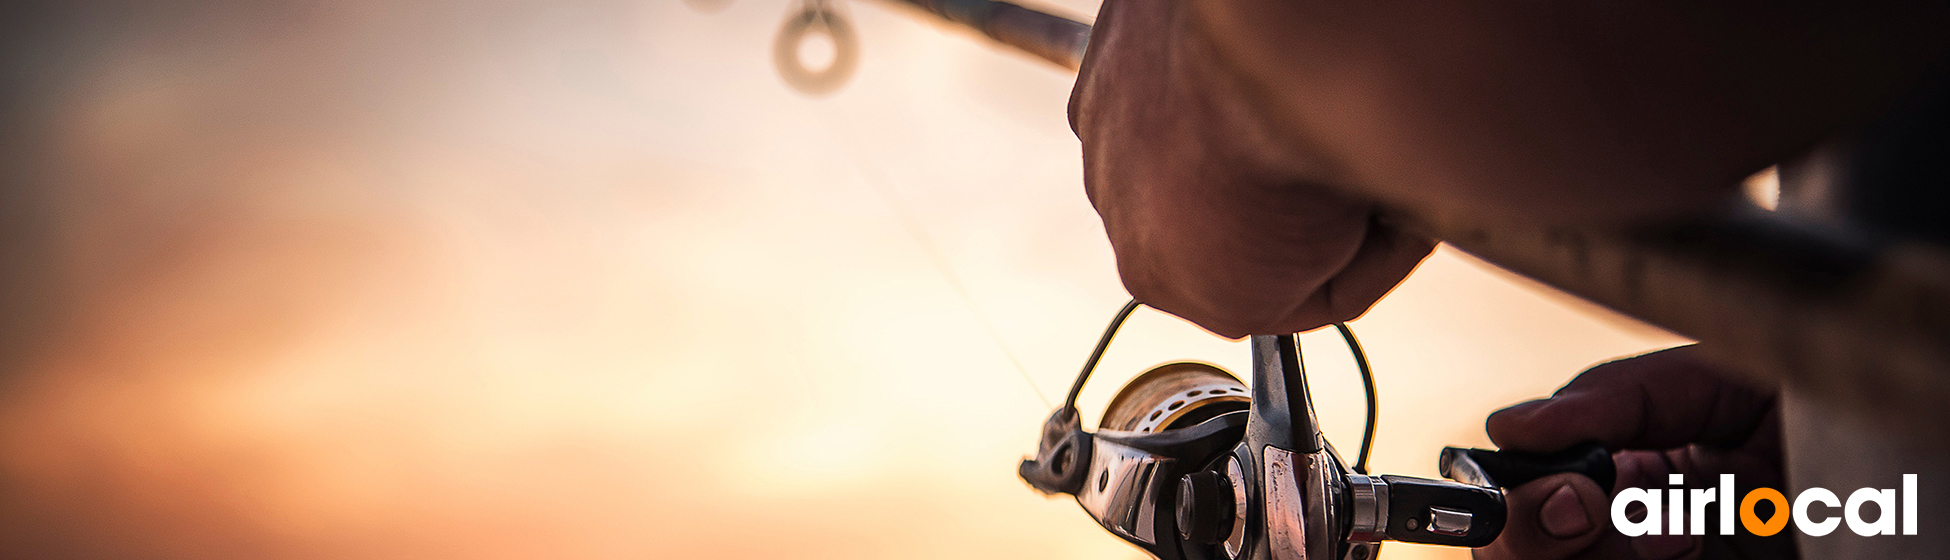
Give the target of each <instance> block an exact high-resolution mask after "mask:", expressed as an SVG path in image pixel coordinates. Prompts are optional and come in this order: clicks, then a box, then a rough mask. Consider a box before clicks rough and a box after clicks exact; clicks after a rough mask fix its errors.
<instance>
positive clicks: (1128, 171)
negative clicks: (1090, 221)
mask: <svg viewBox="0 0 1950 560" xmlns="http://www.w3.org/2000/svg"><path fill="white" fill-rule="evenodd" d="M1945 22H1950V8H1945V7H1944V6H1941V5H1939V4H1936V3H1918V2H1868V3H1837V2H1799V3H1792V2H1791V3H1786V4H1780V5H1775V4H1769V5H1767V6H1765V7H1760V6H1755V5H1750V4H1748V3H1736V2H1717V1H1707V2H1626V3H1618V2H1600V3H1588V2H1554V3H1544V4H1532V3H1509V2H1357V3H1346V2H1316V1H1307V0H1299V1H1294V0H1107V1H1105V2H1104V4H1103V10H1102V12H1101V13H1100V14H1099V17H1098V19H1097V21H1096V24H1095V26H1094V29H1093V31H1092V36H1091V45H1090V50H1089V52H1088V54H1087V55H1086V56H1085V59H1084V61H1083V68H1082V70H1081V73H1080V74H1079V79H1078V81H1077V86H1076V90H1075V93H1074V95H1073V96H1072V98H1071V105H1070V117H1071V124H1072V126H1073V127H1074V128H1075V129H1076V132H1077V136H1078V137H1079V138H1080V139H1082V140H1083V147H1084V164H1085V166H1084V180H1085V183H1086V186H1087V188H1088V192H1089V194H1090V199H1091V202H1092V203H1093V204H1094V205H1095V206H1096V208H1097V211H1098V213H1099V214H1101V215H1102V216H1103V220H1104V227H1105V229H1106V230H1107V231H1108V232H1109V234H1110V240H1111V244H1112V246H1113V248H1114V249H1115V250H1116V252H1117V261H1118V269H1119V272H1120V273H1122V275H1123V278H1124V283H1125V286H1126V287H1127V288H1129V289H1130V291H1131V293H1132V294H1133V295H1135V296H1136V297H1137V298H1138V299H1139V300H1140V301H1143V302H1145V303H1148V304H1151V305H1152V306H1154V307H1157V308H1159V309H1163V310H1165V311H1169V312H1172V313H1174V314H1177V315H1179V316H1182V317H1185V318H1187V319H1190V320H1192V321H1193V322H1195V323H1198V324H1199V325H1201V326H1204V327H1206V328H1208V329H1211V330H1213V331H1215V332H1218V333H1219V334H1222V335H1226V336H1241V335H1246V334H1254V333H1259V334H1275V333H1288V332H1296V331H1302V330H1307V329H1310V328H1314V327H1318V326H1321V325H1324V324H1327V323H1330V322H1334V321H1339V320H1345V319H1349V318H1352V317H1355V316H1357V315H1360V314H1361V313H1362V312H1364V311H1365V310H1366V309H1367V307H1368V306H1369V305H1370V304H1371V303H1373V302H1374V301H1375V300H1376V299H1377V298H1379V297H1380V296H1381V295H1382V294H1384V293H1386V292H1387V291H1388V290H1389V289H1391V288H1393V287H1394V285H1395V284H1396V283H1398V282H1399V281H1400V280H1401V279H1402V277H1403V276H1405V275H1406V274H1407V273H1408V272H1409V271H1410V270H1411V269H1413V268H1414V266H1415V264H1416V263H1417V262H1419V259H1421V258H1422V257H1423V256H1425V255H1426V254H1427V252H1428V251H1429V249H1430V247H1431V246H1432V243H1431V242H1430V240H1427V239H1421V238H1416V237H1413V236H1409V235H1404V234H1402V233H1401V232H1399V231H1395V230H1393V229H1390V228H1389V227H1387V226H1384V225H1381V224H1379V223H1377V222H1376V220H1374V218H1373V216H1374V213H1375V212H1374V206H1373V205H1374V204H1375V203H1376V201H1379V202H1380V203H1383V204H1386V205H1388V206H1389V208H1391V209H1394V210H1398V211H1405V212H1409V213H1414V214H1418V215H1425V216H1439V215H1462V216H1468V217H1470V218H1471V219H1473V220H1478V221H1493V220H1498V219H1508V220H1519V221H1523V222H1526V223H1554V224H1575V225H1578V226H1584V227H1606V226H1618V225H1621V224H1628V223H1632V222H1636V221H1644V220H1657V219H1667V218H1671V217H1673V216H1677V215H1683V214H1686V213H1692V212H1700V211H1705V210H1707V209H1711V208H1715V207H1717V206H1718V205H1720V204H1723V203H1724V202H1725V201H1726V200H1727V199H1728V198H1729V197H1731V196H1733V195H1734V193H1736V192H1737V188H1738V185H1739V184H1740V181H1741V179H1742V178H1744V177H1746V176H1748V175H1750V174H1752V173H1754V172H1756V171H1759V170H1761V169H1762V168H1764V167H1766V166H1768V165H1770V164H1774V163H1777V162H1780V161H1783V160H1784V159H1787V158H1790V157H1792V156H1794V155H1795V154H1797V153H1799V152H1801V151H1802V150H1805V149H1806V148H1808V147H1810V146H1812V145H1814V144H1815V143H1816V142H1817V141H1819V140H1820V139H1821V138H1823V137H1826V136H1828V135H1831V134H1834V133H1835V132H1836V131H1839V130H1845V129H1847V128H1848V127H1851V126H1854V125H1856V124H1859V123H1861V122H1863V121H1864V120H1866V119H1869V118H1873V117H1874V116H1876V115H1878V114H1880V113H1881V111H1883V110H1884V108H1885V107H1886V106H1887V105H1888V104H1889V103H1891V102H1892V100H1895V99H1897V98H1899V97H1900V96H1901V95H1903V94H1904V92H1906V91H1907V90H1908V89H1909V88H1910V87H1911V86H1912V85H1913V84H1914V83H1916V82H1917V81H1918V80H1919V79H1920V77H1921V76H1923V75H1924V74H1925V73H1926V72H1928V71H1930V69H1932V68H1937V67H1939V65H1938V64H1937V61H1938V60H1939V59H1940V58H1941V57H1943V56H1945V54H1946V53H1950V34H1945V33H1942V32H1941V30H1942V28H1943V26H1944V24H1945Z"/></svg>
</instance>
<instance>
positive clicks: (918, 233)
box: [825, 122, 1051, 408]
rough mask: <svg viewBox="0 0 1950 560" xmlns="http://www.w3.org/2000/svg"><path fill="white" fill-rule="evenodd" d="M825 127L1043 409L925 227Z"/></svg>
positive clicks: (1025, 371) (1039, 392)
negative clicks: (1014, 369)
mask: <svg viewBox="0 0 1950 560" xmlns="http://www.w3.org/2000/svg"><path fill="white" fill-rule="evenodd" d="M825 124H826V134H827V136H830V137H832V138H833V139H834V144H836V145H838V146H841V148H840V151H841V152H844V153H845V154H846V158H847V161H848V162H849V163H852V164H853V168H854V170H856V171H858V172H859V173H860V176H861V178H863V179H865V180H866V183H867V185H868V188H870V189H872V190H873V192H874V195H876V196H878V197H880V201H881V203H882V204H886V205H887V208H888V209H890V210H892V211H893V212H894V216H895V219H896V220H897V221H899V222H900V224H901V229H904V230H907V235H908V237H911V238H913V240H914V244H915V245H918V246H920V248H921V253H922V254H924V255H927V258H928V262H929V263H931V264H933V265H934V269H935V272H937V273H940V274H941V279H942V280H943V281H945V282H947V283H948V288H949V289H950V290H953V291H954V292H955V295H956V296H957V297H959V298H960V299H961V302H962V305H963V306H965V307H967V308H968V313H969V315H972V316H974V318H975V323H976V324H978V325H980V326H981V328H982V332H983V333H985V334H987V335H988V338H989V341H990V342H992V343H994V344H995V348H996V349H997V350H1000V351H1002V355H1003V357H1006V358H1008V360H1009V364H1010V365H1013V366H1015V368H1016V375H1017V376H1019V377H1021V378H1022V381H1023V383H1027V384H1029V390H1030V391H1031V392H1033V393H1035V394H1036V400H1039V401H1042V403H1043V406H1044V407H1045V408H1047V407H1049V406H1051V405H1050V402H1049V396H1047V395H1044V394H1043V389H1042V387H1038V386H1037V385H1036V380H1035V379H1034V378H1032V377H1030V376H1029V368H1028V367H1024V366H1023V365H1022V360H1021V359H1020V358H1017V357H1016V353H1015V352H1014V351H1013V350H1010V349H1009V343H1008V341H1005V340H1003V338H1002V331H1001V329H998V328H996V326H995V321H993V320H991V319H990V318H989V316H988V314H987V313H984V312H982V307H981V306H980V305H976V304H975V296H974V295H972V294H971V293H970V292H969V291H968V285H967V284H964V283H962V280H961V275H959V274H956V273H955V267H954V265H953V264H951V263H949V262H948V256H947V255H946V254H944V253H942V252H941V249H940V247H939V246H937V245H935V243H934V239H933V238H932V237H929V236H928V232H927V228H926V227H924V226H923V225H921V220H920V218H918V217H916V216H915V215H914V211H913V210H912V209H910V208H908V207H907V205H906V204H903V203H902V202H901V199H900V196H899V195H898V194H897V193H895V192H893V187H892V186H891V185H888V184H887V179H886V177H884V176H882V175H881V174H880V173H879V170H877V169H874V168H871V167H868V166H867V165H866V164H865V163H863V162H862V161H861V158H860V157H859V156H858V154H855V153H854V152H853V150H852V149H851V146H850V143H848V142H846V141H845V140H844V139H843V138H842V137H841V136H840V135H839V134H838V133H837V132H836V131H834V129H833V125H832V124H831V123H830V122H828V123H825Z"/></svg>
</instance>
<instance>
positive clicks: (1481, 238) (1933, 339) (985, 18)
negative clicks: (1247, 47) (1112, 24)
mask: <svg viewBox="0 0 1950 560" xmlns="http://www.w3.org/2000/svg"><path fill="white" fill-rule="evenodd" d="M898 1H899V2H900V3H902V4H906V5H911V6H914V7H917V8H920V9H922V10H923V11H925V12H927V13H930V14H934V15H936V16H939V17H940V18H941V19H943V20H945V21H948V22H951V23H955V24H959V25H963V26H966V27H969V28H972V29H974V30H977V31H980V32H982V33H983V34H984V35H986V36H988V37H990V38H992V39H994V40H996V41H998V42H1000V43H1002V44H1005V45H1008V46H1011V47H1014V48H1016V49H1018V50H1021V51H1023V52H1027V53H1030V54H1032V55H1035V56H1037V57H1039V58H1042V59H1044V60H1047V61H1049V62H1051V63H1054V64H1056V65H1058V66H1062V67H1065V68H1071V69H1074V68H1077V67H1078V63H1079V61H1080V60H1081V59H1082V53H1083V51H1084V49H1085V48H1086V46H1087V43H1088V40H1089V33H1090V31H1089V30H1090V25H1089V24H1087V23H1084V22H1082V21H1079V20H1076V19H1072V18H1067V17H1064V16H1061V15H1055V14H1050V13H1047V12H1042V11H1039V10H1036V9H1033V8H1028V7H1024V6H1022V5H1019V4H1014V3H1010V2H1004V1H997V0H898ZM1810 166H1818V164H1810ZM1845 172H1847V170H1846V169H1807V170H1805V173H1806V174H1809V175H1819V174H1824V173H1825V174H1829V175H1835V174H1840V173H1845ZM1380 218H1381V219H1382V220H1385V221H1387V222H1389V223H1390V224H1392V225H1395V226H1397V227H1400V228H1402V229H1406V230H1409V231H1413V232H1417V233H1421V234H1424V235H1427V236H1429V237H1432V238H1435V239H1439V240H1442V241H1443V242H1445V243H1448V244H1449V245H1451V246H1453V247H1456V248H1458V249H1461V250H1463V251H1464V252H1467V253H1469V254H1471V255H1474V256H1476V257H1478V258H1481V259H1483V260H1485V261H1487V262H1489V263H1491V264H1494V265H1497V266H1499V267H1502V268H1504V269H1505V270H1509V271H1511V272H1515V273H1517V274H1520V275H1523V276H1526V277H1529V278H1531V279H1534V280H1537V281H1539V282H1541V283H1543V284H1546V285H1549V286H1551V287H1554V288H1557V289H1559V290H1562V291H1564V292H1566V293H1569V294H1571V295H1575V296H1578V297H1580V298H1583V299H1585V300H1588V301H1591V302H1594V303H1597V304H1600V305H1603V306H1606V307H1610V308H1611V309H1614V310H1617V311H1619V312H1621V313H1624V314H1626V315H1629V316H1632V317H1636V318H1639V319H1641V320H1644V321H1647V322H1649V323H1652V324H1654V325H1658V326H1660V327H1662V328H1665V329H1668V330H1670V331H1672V332H1675V333H1678V334H1681V335H1684V336H1687V337H1690V338H1692V339H1694V340H1697V341H1699V342H1701V349H1702V350H1705V351H1707V352H1709V353H1710V354H1712V355H1713V357H1715V358H1717V359H1719V360H1720V361H1722V362H1724V363H1726V364H1728V365H1732V366H1735V368H1736V369H1737V370H1740V371H1744V372H1748V373H1751V374H1755V375H1760V376H1762V377H1763V378H1767V379H1768V380H1770V381H1775V380H1778V381H1785V382H1787V383H1791V384H1794V385H1796V386H1798V387H1800V388H1802V389H1805V390H1807V391H1810V392H1811V393H1815V394H1823V395H1825V396H1826V397H1828V398H1830V399H1833V400H1834V401H1835V402H1839V403H1841V404H1843V405H1847V406H1850V407H1851V408H1854V409H1861V410H1871V411H1873V410H1878V409H1879V408H1880V407H1877V406H1875V405H1876V403H1880V402H1888V401H1890V400H1901V399H1908V398H1911V397H1913V396H1914V395H1917V394H1930V395H1950V376H1946V375H1942V372H1946V371H1950V254H1946V252H1945V250H1944V248H1943V247H1941V246H1939V245H1937V244H1935V243H1931V242H1927V241H1919V240H1915V239H1908V238H1903V237H1898V236H1891V235H1888V234H1885V233H1881V232H1876V231H1872V230H1870V229H1868V228H1864V227H1862V226H1860V225H1859V224H1850V223H1846V222H1844V221H1839V220H1833V219H1825V218H1820V217H1813V216H1807V215H1801V214H1797V213H1794V212H1788V211H1778V212H1777V211H1770V210H1765V209H1762V208H1760V207H1758V206H1756V205H1754V204H1752V203H1750V202H1744V201H1742V202H1740V203H1730V204H1728V205H1727V206H1726V207H1725V208H1723V209H1721V210H1720V211H1718V212H1715V213H1711V214H1709V215H1706V216H1703V217H1696V218H1692V219H1687V220H1683V221H1678V222H1671V223H1665V224H1657V225H1652V226H1643V227H1638V228H1629V229H1586V228H1579V227H1576V226H1565V225H1539V224H1525V223H1520V222H1514V221H1510V220H1507V219H1504V218H1499V217H1491V216H1479V215H1470V214H1466V213H1463V211H1461V210H1454V211H1451V212H1450V213H1444V214H1433V213H1421V212H1412V211H1407V210H1403V209H1392V210H1384V211H1383V212H1382V215H1381V216H1380Z"/></svg>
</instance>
